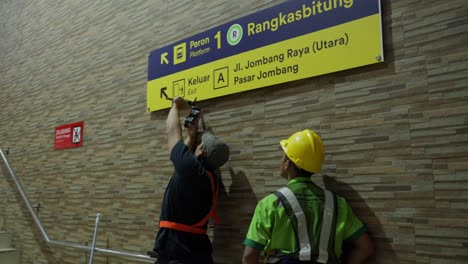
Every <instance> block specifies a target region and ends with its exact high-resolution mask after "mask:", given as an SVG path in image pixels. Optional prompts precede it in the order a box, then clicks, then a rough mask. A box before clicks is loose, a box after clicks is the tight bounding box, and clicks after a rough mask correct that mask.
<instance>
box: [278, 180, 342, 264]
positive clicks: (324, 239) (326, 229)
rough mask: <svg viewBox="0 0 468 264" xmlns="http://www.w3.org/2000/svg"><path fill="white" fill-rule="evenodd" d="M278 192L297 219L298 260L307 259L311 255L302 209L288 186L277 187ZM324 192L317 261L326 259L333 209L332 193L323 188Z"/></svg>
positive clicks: (309, 258)
mask: <svg viewBox="0 0 468 264" xmlns="http://www.w3.org/2000/svg"><path fill="white" fill-rule="evenodd" d="M278 192H280V193H281V194H282V195H283V196H284V197H285V198H286V200H287V201H288V203H289V204H290V205H291V208H292V209H293V212H294V215H295V216H296V219H297V236H298V240H299V249H300V250H299V260H304V261H309V260H311V258H312V257H311V248H310V240H309V232H308V230H307V221H306V217H305V215H304V211H303V210H302V207H301V205H300V204H299V202H298V201H297V198H296V196H295V195H294V193H293V192H292V191H291V190H290V189H289V188H288V187H283V188H281V189H279V190H278ZM324 192H325V206H324V212H323V220H322V229H321V230H320V245H319V256H318V258H317V261H318V262H319V263H326V262H327V261H328V242H329V240H330V234H331V229H332V228H333V227H332V223H333V215H334V211H335V202H334V199H333V198H334V197H333V194H332V193H331V192H330V191H328V190H324Z"/></svg>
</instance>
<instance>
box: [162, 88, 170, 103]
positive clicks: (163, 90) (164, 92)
mask: <svg viewBox="0 0 468 264" xmlns="http://www.w3.org/2000/svg"><path fill="white" fill-rule="evenodd" d="M166 90H167V87H163V88H161V94H160V98H163V95H164V98H166V99H167V100H169V101H172V98H169V96H167V94H166Z"/></svg>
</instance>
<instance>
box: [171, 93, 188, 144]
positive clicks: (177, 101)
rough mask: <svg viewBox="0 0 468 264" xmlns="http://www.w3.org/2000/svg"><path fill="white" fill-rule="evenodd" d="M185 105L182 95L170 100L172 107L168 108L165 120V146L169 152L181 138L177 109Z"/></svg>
mask: <svg viewBox="0 0 468 264" xmlns="http://www.w3.org/2000/svg"><path fill="white" fill-rule="evenodd" d="M185 105H187V102H186V101H185V100H184V99H183V98H182V97H176V98H174V100H172V107H171V110H169V114H168V115H167V120H166V133H167V147H168V149H169V153H170V152H171V151H172V148H174V146H175V144H177V142H179V141H180V140H182V127H181V125H180V114H179V110H180V109H182V108H183V107H184V106H185Z"/></svg>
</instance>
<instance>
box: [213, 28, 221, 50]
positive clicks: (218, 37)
mask: <svg viewBox="0 0 468 264" xmlns="http://www.w3.org/2000/svg"><path fill="white" fill-rule="evenodd" d="M214 37H215V39H216V46H217V48H218V49H221V31H218V33H216V35H215V36H214Z"/></svg>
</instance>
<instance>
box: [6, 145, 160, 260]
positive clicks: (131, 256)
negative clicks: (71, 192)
mask: <svg viewBox="0 0 468 264" xmlns="http://www.w3.org/2000/svg"><path fill="white" fill-rule="evenodd" d="M0 155H1V156H2V159H3V161H4V162H5V165H6V167H7V169H8V171H9V172H10V176H11V178H12V179H13V181H14V182H15V185H16V188H17V189H18V192H19V193H20V195H21V198H23V202H24V203H25V204H26V207H27V209H28V211H29V214H30V215H31V217H32V218H33V220H34V223H35V224H36V226H37V228H38V229H39V232H40V233H41V236H42V239H43V240H44V242H46V244H47V245H48V246H49V247H65V248H72V249H77V250H80V251H87V252H95V253H98V254H101V255H106V256H113V257H122V258H126V259H131V260H135V261H138V262H145V263H154V262H155V259H153V258H150V257H149V256H147V255H144V254H138V253H132V252H125V251H117V250H111V249H106V248H98V247H96V248H94V250H92V247H89V246H84V245H80V244H78V243H72V242H67V241H58V240H51V239H50V238H49V236H48V235H47V232H46V230H45V229H44V226H43V225H42V223H41V221H40V220H39V217H38V216H37V214H36V212H35V211H34V209H33V207H32V206H31V203H30V202H29V199H28V197H27V196H26V194H25V192H24V189H23V186H22V185H21V182H20V181H19V179H18V177H17V176H16V174H15V172H14V171H13V168H12V167H11V164H10V162H9V161H8V159H7V157H6V155H5V153H4V152H3V150H2V149H1V148H0Z"/></svg>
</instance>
